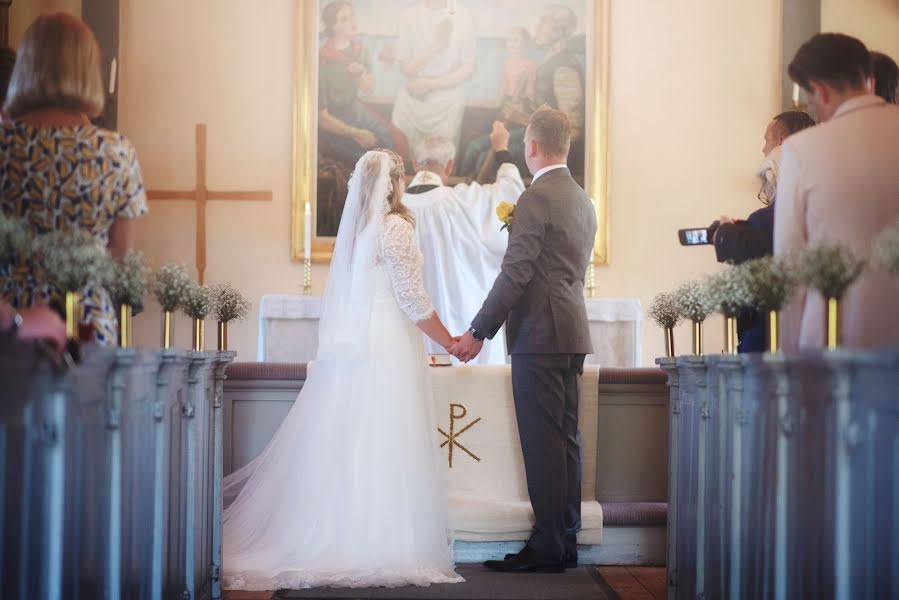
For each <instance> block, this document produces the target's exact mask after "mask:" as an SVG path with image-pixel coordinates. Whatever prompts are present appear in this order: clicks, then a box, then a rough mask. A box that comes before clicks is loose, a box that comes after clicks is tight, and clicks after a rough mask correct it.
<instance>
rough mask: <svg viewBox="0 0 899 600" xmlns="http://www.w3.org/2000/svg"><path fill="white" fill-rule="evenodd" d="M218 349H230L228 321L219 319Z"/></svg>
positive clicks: (222, 350) (220, 350) (221, 350)
mask: <svg viewBox="0 0 899 600" xmlns="http://www.w3.org/2000/svg"><path fill="white" fill-rule="evenodd" d="M218 350H219V352H227V351H228V321H219V325H218Z"/></svg>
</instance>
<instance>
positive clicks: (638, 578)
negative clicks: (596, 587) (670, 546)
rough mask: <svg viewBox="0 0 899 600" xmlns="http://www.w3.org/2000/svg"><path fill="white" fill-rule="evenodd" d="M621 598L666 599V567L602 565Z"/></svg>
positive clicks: (604, 572)
mask: <svg viewBox="0 0 899 600" xmlns="http://www.w3.org/2000/svg"><path fill="white" fill-rule="evenodd" d="M599 572H600V574H601V575H602V578H603V579H605V580H606V583H608V584H609V587H611V588H612V589H613V590H615V593H617V594H618V595H619V596H621V600H665V590H666V586H665V567H600V568H599Z"/></svg>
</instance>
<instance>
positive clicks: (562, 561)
mask: <svg viewBox="0 0 899 600" xmlns="http://www.w3.org/2000/svg"><path fill="white" fill-rule="evenodd" d="M524 144H525V159H526V161H527V165H528V169H529V170H530V172H531V173H533V175H534V179H533V182H532V184H531V187H530V188H528V189H527V190H526V191H525V192H524V193H523V194H522V195H521V198H520V199H519V200H518V204H517V205H516V207H515V212H514V213H513V221H512V225H511V227H510V232H509V246H508V249H507V250H506V255H505V257H504V258H503V264H502V270H501V272H500V274H499V277H497V278H496V281H495V282H494V284H493V289H491V290H490V294H489V295H488V296H487V299H486V300H485V301H484V305H483V306H482V307H481V311H480V312H479V313H478V314H477V316H476V317H475V318H474V320H473V321H472V322H471V327H470V328H469V329H468V331H467V332H466V333H465V335H464V336H462V338H461V339H460V341H459V343H458V344H457V345H456V347H455V348H454V354H455V355H456V357H457V358H459V359H460V360H463V361H469V360H471V359H472V358H474V357H475V356H477V354H478V352H480V350H481V346H482V345H483V343H484V339H485V338H488V339H489V338H492V337H493V336H494V335H495V334H496V332H497V330H499V328H500V326H501V325H502V324H503V322H506V344H507V347H508V349H509V354H511V355H512V391H513V395H514V397H515V414H516V416H517V417H518V433H519V437H520V438H521V449H522V453H523V454H524V466H525V473H526V475H527V481H528V494H529V496H530V498H531V506H532V507H533V509H534V517H535V519H536V524H535V525H534V531H533V533H532V534H531V537H530V539H529V540H528V542H527V544H526V545H525V547H524V549H523V550H522V551H521V552H520V553H518V554H510V555H507V556H506V558H505V560H501V561H500V560H490V561H487V562H486V563H485V564H486V566H487V567H489V568H491V569H495V570H497V571H506V572H514V573H529V572H535V571H536V572H561V571H563V570H564V569H565V567H566V566H567V567H574V566H577V537H576V536H577V531H578V529H579V528H580V524H581V457H580V441H579V436H578V428H577V414H578V398H579V392H580V389H579V383H580V375H581V373H582V372H583V367H584V356H585V355H586V354H589V353H590V352H593V348H592V346H591V343H590V331H589V330H588V328H587V308H586V306H585V304H584V274H585V273H586V271H587V265H588V263H589V260H590V257H591V255H592V251H593V239H594V237H595V235H596V212H595V211H594V210H593V207H592V205H591V203H590V199H589V198H588V197H587V194H586V193H585V192H584V190H583V189H581V187H580V186H579V185H578V184H577V183H576V182H575V181H574V179H573V178H572V177H571V173H570V172H569V171H568V167H567V166H566V163H567V158H568V149H569V146H570V144H571V123H570V122H569V120H568V117H567V116H565V113H563V112H561V111H558V110H554V109H551V108H542V109H540V110H538V111H536V112H535V113H534V115H533V116H532V117H531V121H530V123H529V125H528V128H527V130H526V131H525V134H524Z"/></svg>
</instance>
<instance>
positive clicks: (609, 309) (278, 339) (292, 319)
mask: <svg viewBox="0 0 899 600" xmlns="http://www.w3.org/2000/svg"><path fill="white" fill-rule="evenodd" d="M585 301H586V304H587V317H588V319H589V321H590V335H591V337H592V339H593V349H594V351H595V352H594V353H593V354H590V355H589V356H587V360H586V364H588V365H602V366H603V367H636V366H637V365H638V364H639V363H640V339H641V335H642V327H643V310H642V308H641V306H640V301H639V300H638V299H635V298H633V299H632V298H587V299H586V300H585ZM321 313H322V298H321V297H320V296H298V295H290V294H271V295H266V296H263V297H262V303H261V305H260V310H259V348H258V360H260V361H267V362H300V363H305V362H310V361H312V360H315V354H316V352H317V351H318V320H319V318H320V317H321ZM472 317H474V315H472ZM453 333H461V332H453Z"/></svg>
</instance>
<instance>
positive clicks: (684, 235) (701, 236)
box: [677, 227, 712, 246]
mask: <svg viewBox="0 0 899 600" xmlns="http://www.w3.org/2000/svg"><path fill="white" fill-rule="evenodd" d="M677 237H678V239H680V243H681V246H700V245H702V244H711V243H712V240H710V239H709V228H708V227H697V228H695V229H678V230H677Z"/></svg>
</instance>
